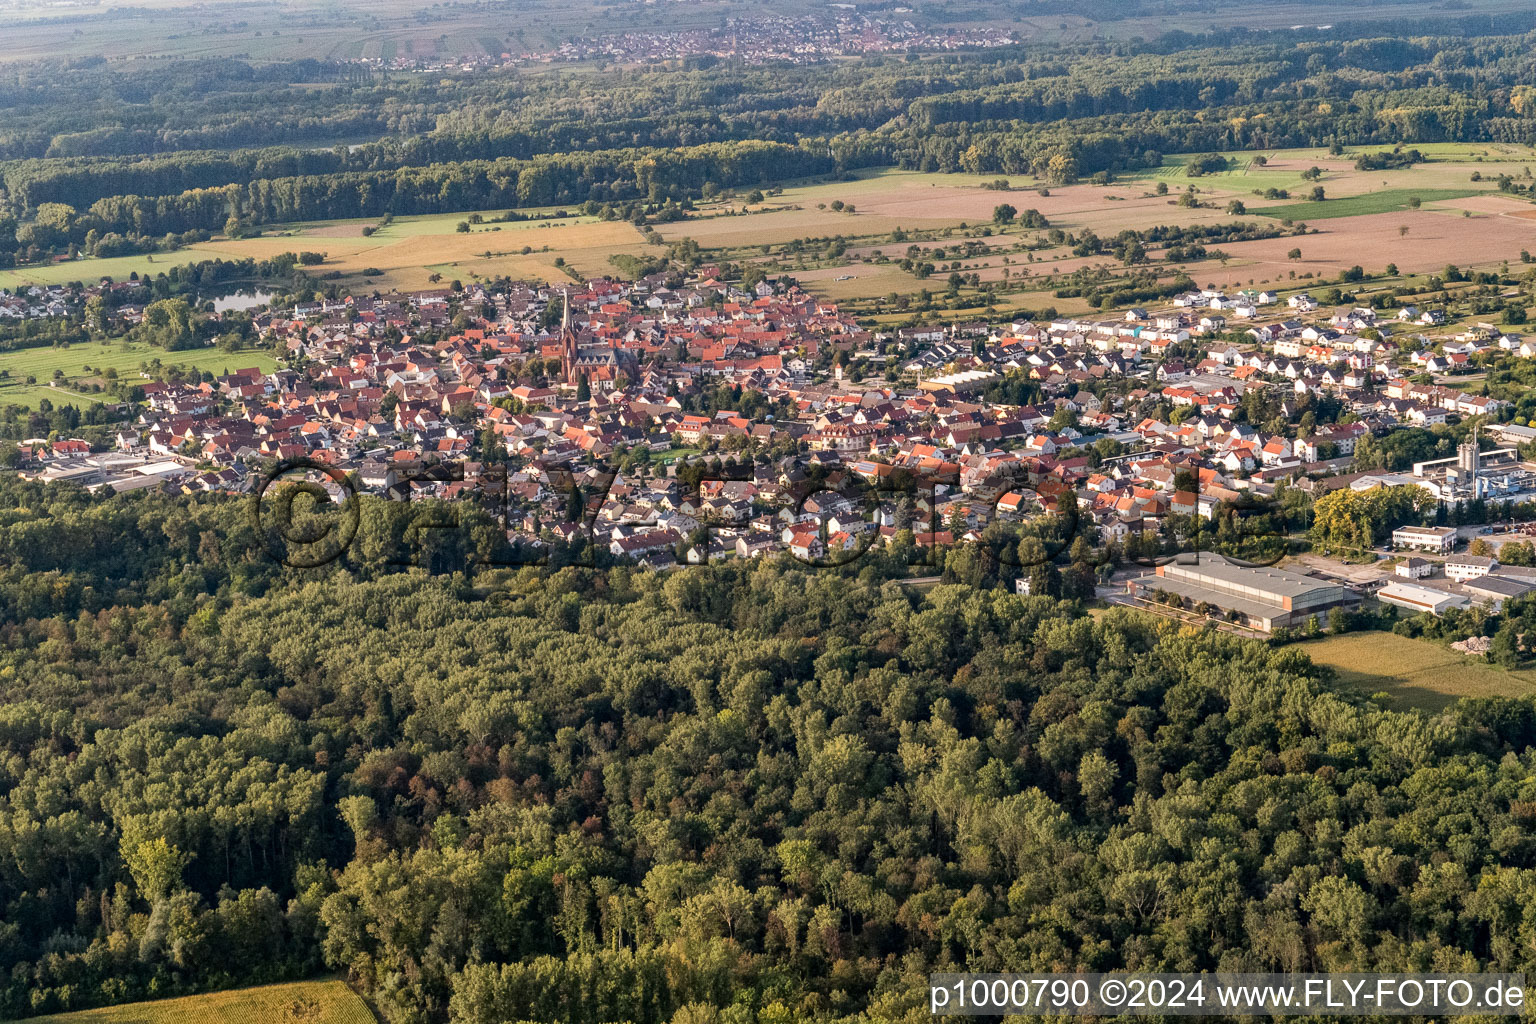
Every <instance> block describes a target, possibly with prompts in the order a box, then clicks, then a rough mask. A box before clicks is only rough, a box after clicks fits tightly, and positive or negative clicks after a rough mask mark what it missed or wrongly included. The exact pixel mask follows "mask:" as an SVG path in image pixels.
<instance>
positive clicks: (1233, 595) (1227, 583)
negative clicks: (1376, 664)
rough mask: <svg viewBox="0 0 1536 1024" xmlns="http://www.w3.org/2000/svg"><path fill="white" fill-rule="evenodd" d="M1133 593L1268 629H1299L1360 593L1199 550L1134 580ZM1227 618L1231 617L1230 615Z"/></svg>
mask: <svg viewBox="0 0 1536 1024" xmlns="http://www.w3.org/2000/svg"><path fill="white" fill-rule="evenodd" d="M1130 586H1131V591H1132V592H1133V593H1135V594H1137V595H1138V596H1140V597H1142V598H1144V599H1150V598H1151V597H1152V594H1153V593H1154V592H1156V591H1162V592H1163V593H1165V594H1176V595H1177V596H1179V597H1181V598H1183V599H1184V603H1185V605H1187V606H1193V605H1197V604H1201V603H1204V604H1208V605H1211V606H1213V607H1215V608H1217V609H1220V611H1221V613H1222V614H1223V615H1226V614H1227V613H1231V612H1235V613H1236V621H1238V622H1240V623H1242V624H1244V625H1247V626H1249V627H1251V628H1253V629H1258V630H1262V631H1264V632H1266V633H1268V632H1271V631H1273V630H1275V629H1278V628H1279V627H1281V626H1288V627H1297V626H1302V625H1304V624H1305V623H1306V621H1307V619H1309V618H1311V617H1312V616H1314V615H1316V616H1318V617H1319V618H1321V617H1322V616H1323V615H1325V614H1326V613H1327V612H1328V610H1329V609H1331V608H1338V607H1341V606H1350V605H1354V604H1358V603H1359V601H1360V597H1359V595H1357V594H1356V593H1355V592H1354V591H1352V590H1350V589H1349V588H1348V587H1346V586H1343V585H1342V584H1337V583H1328V582H1325V581H1323V580H1317V579H1313V578H1312V577H1310V576H1303V575H1301V574H1300V573H1295V572H1290V571H1288V570H1285V569H1275V568H1271V567H1261V568H1249V567H1247V566H1242V565H1237V564H1235V563H1233V562H1229V561H1227V560H1226V559H1225V558H1223V557H1222V556H1220V555H1214V554H1209V553H1204V552H1202V553H1200V554H1198V555H1195V556H1193V557H1191V558H1189V560H1188V561H1184V560H1182V559H1181V560H1180V561H1176V562H1170V563H1169V564H1167V565H1160V566H1158V567H1157V571H1156V573H1154V574H1152V575H1148V576H1142V577H1140V578H1139V579H1134V580H1132V581H1131V583H1130ZM1229 617H1230V616H1229Z"/></svg>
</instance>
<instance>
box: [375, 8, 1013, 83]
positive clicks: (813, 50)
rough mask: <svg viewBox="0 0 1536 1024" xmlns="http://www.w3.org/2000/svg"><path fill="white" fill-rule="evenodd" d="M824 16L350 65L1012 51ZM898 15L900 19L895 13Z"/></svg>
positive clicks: (960, 32)
mask: <svg viewBox="0 0 1536 1024" xmlns="http://www.w3.org/2000/svg"><path fill="white" fill-rule="evenodd" d="M831 6H832V7H833V8H835V10H834V11H833V12H832V13H831V14H829V15H826V16H822V17H814V18H807V17H773V16H760V17H753V18H729V19H727V20H726V22H725V23H724V24H723V25H721V26H719V27H715V28H699V29H686V30H673V31H663V30H657V31H649V32H648V31H642V30H634V29H630V30H626V31H623V32H618V31H615V32H613V33H610V34H606V35H596V36H583V37H578V38H575V39H572V40H569V41H567V42H564V43H561V44H560V45H559V46H558V47H556V48H555V49H552V50H518V49H508V50H506V51H505V52H502V53H494V54H493V53H487V54H457V55H454V56H441V55H438V54H437V53H436V52H435V51H434V52H433V53H430V54H419V53H411V52H409V47H408V46H407V47H406V48H404V50H403V51H397V52H395V53H394V54H392V55H390V56H387V57H386V56H382V55H381V56H377V57H358V58H353V59H352V60H351V61H349V63H351V64H357V65H362V66H365V67H370V68H375V69H378V70H388V71H418V72H442V71H481V70H486V69H489V68H495V67H516V66H520V65H527V64H546V63H557V62H580V61H594V60H595V61H622V62H626V63H627V62H634V61H657V60H688V59H690V58H692V59H698V58H713V59H732V60H739V61H744V62H746V63H748V64H766V63H775V64H785V63H788V64H806V63H812V62H818V61H824V60H829V59H831V58H834V57H847V56H854V55H872V54H881V53H908V52H912V51H921V52H924V53H934V52H952V51H958V50H975V49H990V48H992V47H997V46H1011V45H1013V44H1015V43H1016V42H1017V39H1015V37H1014V35H1013V34H1012V33H1011V32H1009V31H1008V30H1006V29H1001V28H995V27H983V28H964V29H952V28H942V29H931V30H930V29H923V28H920V27H918V26H917V25H916V24H915V23H913V22H912V21H910V20H908V19H906V18H901V17H899V16H898V17H894V18H892V17H879V16H871V15H865V14H859V13H857V12H856V11H854V10H853V5H852V4H848V5H841V4H833V5H831ZM899 13H900V12H899V9H898V14H899Z"/></svg>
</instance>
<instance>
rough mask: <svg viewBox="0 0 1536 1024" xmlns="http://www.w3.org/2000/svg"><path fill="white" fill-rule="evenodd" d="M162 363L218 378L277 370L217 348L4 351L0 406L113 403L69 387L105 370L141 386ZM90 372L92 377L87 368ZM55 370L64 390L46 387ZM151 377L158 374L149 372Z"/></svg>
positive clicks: (256, 355)
mask: <svg viewBox="0 0 1536 1024" xmlns="http://www.w3.org/2000/svg"><path fill="white" fill-rule="evenodd" d="M155 360H159V363H160V368H161V369H164V368H169V367H172V366H180V367H184V368H187V369H197V370H203V371H205V372H212V373H217V374H222V373H225V372H226V371H231V372H232V371H234V370H243V369H246V368H247V367H252V366H254V367H256V368H257V369H260V370H262V371H263V372H267V373H270V372H271V371H273V370H275V369H277V362H276V360H274V359H273V358H272V357H271V356H270V355H268V354H267V353H266V352H264V351H258V350H246V351H241V352H223V351H220V350H219V349H216V348H199V349H189V350H186V351H181V352H167V351H165V350H164V349H161V348H155V347H154V346H152V345H145V344H138V343H126V342H122V341H114V342H97V341H93V342H87V343H85V344H80V345H71V346H69V347H68V348H53V347H51V346H50V347H45V348H26V349H19V350H17V351H15V352H0V370H4V371H7V372H8V374H9V376H7V377H5V378H3V379H0V405H24V406H26V407H28V408H32V409H35V408H37V403H38V401H39V400H41V399H43V398H47V399H48V400H49V401H51V402H52V403H53V404H54V405H80V406H84V405H85V404H86V403H87V402H92V401H97V402H100V401H110V400H111V399H110V398H109V397H107V396H102V395H91V394H89V393H84V394H77V393H75V392H74V391H73V390H71V388H70V386H71V385H72V384H73V383H75V382H76V381H79V380H81V379H82V378H87V377H90V378H94V377H95V376H96V375H97V374H99V373H101V372H102V371H104V370H105V369H106V368H107V367H109V366H110V367H112V368H114V369H116V370H117V372H118V377H119V379H123V380H132V381H138V380H141V379H142V378H140V377H139V367H140V366H141V365H143V364H153V363H154V362H155ZM87 366H89V367H91V370H90V372H89V373H88V372H87V371H86V369H85V367H87ZM54 370H63V371H64V379H63V382H62V384H61V386H60V387H58V388H53V387H49V386H48V382H49V381H51V380H52V379H53V371H54ZM150 373H151V375H152V376H153V375H155V374H157V373H158V371H157V370H156V369H154V368H151V370H150ZM29 376H30V377H36V378H37V384H36V385H33V386H29V385H27V383H26V380H27V378H28V377H29Z"/></svg>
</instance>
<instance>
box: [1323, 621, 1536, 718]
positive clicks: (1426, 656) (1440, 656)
mask: <svg viewBox="0 0 1536 1024" xmlns="http://www.w3.org/2000/svg"><path fill="white" fill-rule="evenodd" d="M1301 650H1303V651H1305V652H1306V653H1307V654H1308V655H1309V656H1310V657H1311V658H1312V661H1313V662H1314V663H1316V664H1318V665H1326V666H1328V667H1329V668H1331V669H1333V670H1334V671H1335V672H1337V673H1338V677H1339V682H1340V684H1342V685H1343V686H1344V687H1346V688H1348V689H1352V690H1357V691H1360V692H1362V693H1366V694H1371V693H1386V694H1388V695H1389V696H1390V697H1391V698H1392V699H1393V702H1394V703H1395V704H1397V705H1400V706H1403V707H1412V708H1419V709H1421V710H1425V711H1438V710H1440V709H1441V708H1444V707H1446V706H1447V705H1450V704H1453V703H1455V702H1456V701H1457V700H1459V699H1461V698H1462V697H1523V696H1529V695H1536V672H1533V671H1530V670H1527V669H1522V670H1520V671H1515V672H1508V671H1505V670H1503V669H1500V668H1497V667H1495V666H1493V665H1489V664H1488V663H1486V662H1485V661H1483V660H1482V659H1481V658H1478V657H1469V656H1467V655H1464V654H1458V653H1457V652H1456V651H1453V650H1451V649H1450V648H1448V647H1442V646H1440V645H1439V644H1436V643H1431V642H1429V641H1428V640H1414V639H1411V638H1409V637H1403V636H1398V635H1397V634H1396V633H1380V632H1375V633H1346V634H1344V635H1343V636H1330V637H1324V638H1323V639H1321V640H1310V641H1307V642H1305V643H1303V644H1302V645H1301Z"/></svg>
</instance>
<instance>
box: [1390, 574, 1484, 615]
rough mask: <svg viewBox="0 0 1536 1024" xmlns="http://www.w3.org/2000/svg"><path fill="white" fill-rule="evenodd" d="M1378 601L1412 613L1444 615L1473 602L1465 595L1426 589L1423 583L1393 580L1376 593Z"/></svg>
mask: <svg viewBox="0 0 1536 1024" xmlns="http://www.w3.org/2000/svg"><path fill="white" fill-rule="evenodd" d="M1376 600H1378V601H1380V602H1381V603H1382V604H1390V605H1396V606H1397V607H1399V608H1406V609H1408V610H1409V611H1411V612H1429V613H1430V614H1431V615H1443V614H1445V613H1446V612H1447V611H1449V610H1450V609H1452V608H1466V607H1468V606H1470V605H1471V603H1472V601H1471V599H1470V598H1468V597H1467V596H1466V595H1465V594H1453V593H1451V592H1450V591H1449V590H1441V589H1440V588H1439V587H1426V586H1424V585H1423V584H1422V583H1409V582H1406V581H1404V580H1393V581H1392V582H1391V583H1388V584H1387V585H1386V586H1385V587H1382V588H1381V589H1380V590H1378V591H1377V592H1376Z"/></svg>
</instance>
